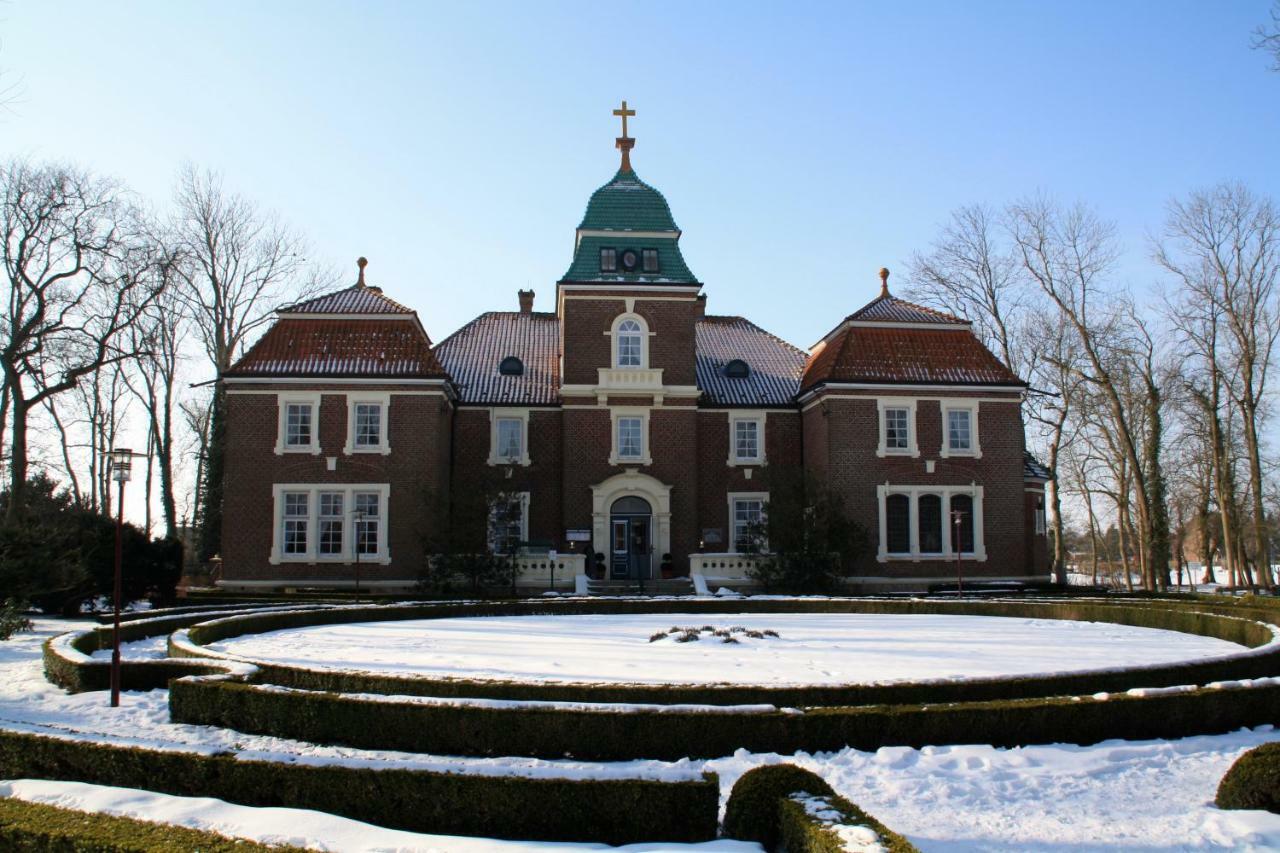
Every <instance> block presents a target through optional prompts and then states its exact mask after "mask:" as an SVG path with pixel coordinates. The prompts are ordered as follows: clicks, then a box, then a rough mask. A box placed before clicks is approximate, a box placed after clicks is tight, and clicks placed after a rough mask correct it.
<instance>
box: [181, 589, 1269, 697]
mask: <svg viewBox="0 0 1280 853" xmlns="http://www.w3.org/2000/svg"><path fill="white" fill-rule="evenodd" d="M1166 604H1170V605H1185V606H1165V605H1166ZM1193 607H1194V608H1198V609H1194V610H1193V609H1191V608H1193ZM1210 609H1213V608H1211V607H1210V606H1209V603H1205V602H1200V601H1188V602H1165V601H1163V600H1160V601H1158V602H1152V603H1145V602H1144V603H1141V604H1137V605H1135V604H1134V603H1132V602H1129V603H1127V604H1126V603H1116V602H1111V601H1107V602H1099V601H1091V600H1085V601H1069V602H1059V601H1051V602H1046V601H1027V600H1019V601H945V602H944V601H919V600H852V599H815V600H804V601H794V600H791V601H778V600H764V601H752V600H734V601H720V600H714V601H706V602H704V601H697V602H689V601H681V600H674V601H627V600H624V601H587V600H572V601H552V602H543V601H526V602H483V603H469V604H448V603H446V604H428V605H397V606H390V607H379V608H360V609H355V608H336V609H327V610H320V611H310V612H303V613H294V612H275V613H260V614H254V615H242V616H237V617H233V618H230V619H219V620H215V621H211V622H204V623H201V624H197V625H195V626H194V627H192V628H191V630H190V632H189V633H190V638H191V641H192V642H193V643H194V644H197V645H207V644H209V643H213V642H217V641H220V640H225V639H230V638H232V637H237V636H242V635H245V634H253V633H263V632H268V631H278V630H283V629H287V628H299V627H306V626H312V625H328V624H345V623H351V622H366V621H399V620H405V619H435V618H451V617H464V616H510V615H548V614H549V615H565V616H568V615H575V614H600V613H653V614H654V615H655V617H656V616H660V615H662V614H666V613H679V612H686V611H690V610H692V611H694V612H696V613H698V614H699V615H704V614H705V615H708V616H709V615H712V614H719V613H725V614H728V613H796V612H808V613H901V614H953V615H954V614H959V615H985V616H1009V617H1017V618H1043V619H1072V620H1084V621H1098V622H1109V623H1115V624H1123V625H1132V626H1135V627H1148V628H1160V629H1164V630H1175V631H1182V632H1185V633H1192V634H1199V635H1202V636H1210V637H1215V638H1218V639H1222V640H1227V641H1229V642H1234V643H1239V644H1241V645H1244V646H1249V647H1257V646H1261V645H1263V644H1265V643H1267V642H1270V641H1271V639H1272V634H1271V632H1270V630H1268V629H1267V628H1266V627H1265V626H1264V625H1261V624H1258V623H1257V622H1255V621H1248V620H1251V619H1261V620H1270V621H1278V620H1277V617H1278V616H1280V613H1277V612H1274V611H1273V610H1268V609H1262V608H1256V607H1245V606H1230V607H1224V608H1222V609H1223V610H1224V611H1226V613H1215V612H1206V611H1208V610H1210ZM1227 614H1229V615H1227ZM176 653H177V652H175V651H174V650H172V649H171V654H176ZM210 656H211V657H213V655H210ZM259 667H260V669H261V672H260V674H259V676H258V680H259V681H261V682H264V683H269V684H277V685H280V686H284V687H293V688H297V689H300V690H313V691H333V692H338V693H383V694H389V695H406V696H412V695H423V696H437V697H468V698H498V699H515V700H542V701H563V702H610V703H653V704H718V705H720V704H735V705H736V704H773V705H777V706H779V707H784V706H785V707H813V706H844V705H869V704H892V705H901V704H917V703H924V702H974V701H991V700H997V699H1019V698H1031V697H1038V696H1054V695H1074V694H1092V693H1098V692H1119V691H1123V690H1127V689H1129V688H1132V687H1167V686H1175V685H1182V684H1203V683H1207V682H1211V681H1235V680H1241V679H1249V678H1261V677H1266V676H1272V675H1280V646H1278V647H1277V648H1276V649H1273V650H1270V651H1267V652H1263V653H1260V654H1257V655H1251V656H1247V657H1241V658H1236V659H1234V660H1225V661H1223V660H1207V661H1193V662H1187V663H1178V664H1169V665H1158V666H1151V667H1139V668H1130V669H1123V670H1114V671H1092V672H1079V673H1070V674H1063V675H1051V676H1044V677H1013V678H1000V677H997V678H980V679H971V680H966V681H939V682H932V683H930V682H920V683H903V684H888V685H828V686H811V687H762V686H752V685H724V684H719V685H717V684H712V685H679V684H677V685H652V684H648V685H646V684H558V683H546V682H543V683H538V682H513V681H491V680H470V679H456V678H431V677H421V676H417V677H414V676H394V675H379V674H367V673H358V672H339V671H335V670H319V669H306V668H301V667H292V666H285V665H280V664H271V663H260V664H259Z"/></svg>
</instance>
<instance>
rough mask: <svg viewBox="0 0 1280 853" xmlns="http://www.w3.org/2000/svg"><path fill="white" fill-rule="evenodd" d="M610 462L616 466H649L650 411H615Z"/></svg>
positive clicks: (633, 409)
mask: <svg viewBox="0 0 1280 853" xmlns="http://www.w3.org/2000/svg"><path fill="white" fill-rule="evenodd" d="M609 461H610V462H611V463H613V464H615V465H627V464H630V465H648V464H649V463H650V462H652V461H653V460H652V458H651V457H650V455H649V410H648V409H635V408H615V409H614V410H613V452H612V453H611V454H610V456H609Z"/></svg>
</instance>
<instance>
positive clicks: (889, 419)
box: [876, 399, 920, 457]
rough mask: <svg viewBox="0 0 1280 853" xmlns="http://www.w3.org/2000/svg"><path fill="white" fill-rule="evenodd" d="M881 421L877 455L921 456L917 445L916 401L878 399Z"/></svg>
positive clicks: (877, 404)
mask: <svg viewBox="0 0 1280 853" xmlns="http://www.w3.org/2000/svg"><path fill="white" fill-rule="evenodd" d="M876 407H877V410H878V413H879V415H878V417H879V421H880V445H879V447H878V448H877V449H876V455H877V456H912V457H915V456H919V455H920V450H919V448H918V447H917V445H916V401H915V400H913V399H901V400H899V399H878V400H876Z"/></svg>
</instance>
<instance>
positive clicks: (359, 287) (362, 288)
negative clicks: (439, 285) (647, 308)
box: [276, 282, 418, 314]
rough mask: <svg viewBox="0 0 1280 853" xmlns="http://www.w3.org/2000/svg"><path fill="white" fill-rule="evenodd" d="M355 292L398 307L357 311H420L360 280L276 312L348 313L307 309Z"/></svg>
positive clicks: (378, 312)
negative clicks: (385, 309)
mask: <svg viewBox="0 0 1280 853" xmlns="http://www.w3.org/2000/svg"><path fill="white" fill-rule="evenodd" d="M353 292H354V293H367V294H368V295H369V296H370V297H372V298H374V299H376V300H378V301H380V302H383V303H386V304H388V305H390V306H391V307H392V308H395V309H397V310H396V311H374V312H356V313H369V314H380V313H385V314H393V313H404V314H417V313H418V312H417V311H415V310H414V309H412V308H410V307H409V306H408V305H405V304H403V303H401V302H397V301H396V300H394V299H392V298H391V297H390V296H387V295H386V294H385V293H383V292H382V288H380V287H370V286H369V285H366V284H361V283H360V282H356V283H355V284H353V285H351V286H349V287H342V288H338V289H336V290H331V291H329V292H328V293H320V294H317V295H315V296H312V297H311V298H309V299H303V300H301V301H300V302H294V303H291V304H289V305H285V306H283V307H281V308H277V309H276V313H277V314H307V313H347V312H343V311H336V312H325V311H307V310H306V309H307V306H309V305H313V304H315V303H318V302H322V301H323V300H332V299H334V298H336V297H338V296H340V295H342V294H344V293H353Z"/></svg>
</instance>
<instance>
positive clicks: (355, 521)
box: [351, 509, 365, 604]
mask: <svg viewBox="0 0 1280 853" xmlns="http://www.w3.org/2000/svg"><path fill="white" fill-rule="evenodd" d="M364 515H365V513H364V510H362V509H353V510H351V528H352V529H351V541H352V543H353V544H354V545H355V551H356V604H359V603H360V548H361V542H360V530H361V527H360V522H362V521H364Z"/></svg>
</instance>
